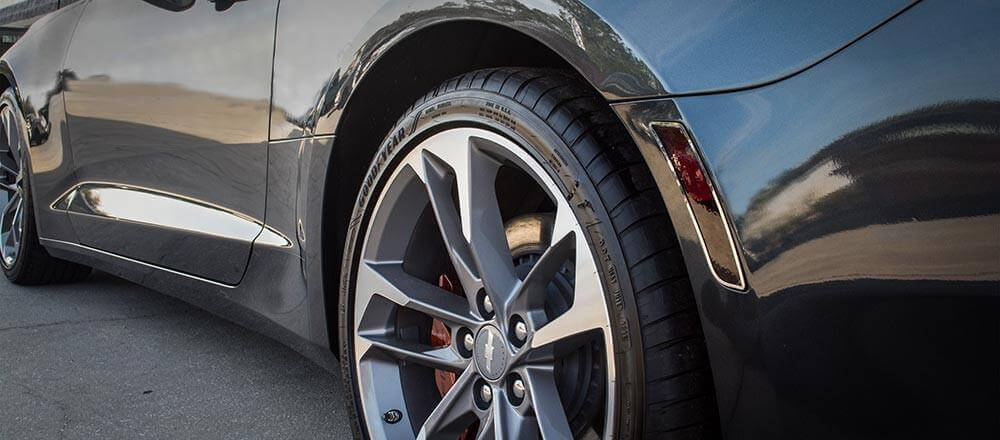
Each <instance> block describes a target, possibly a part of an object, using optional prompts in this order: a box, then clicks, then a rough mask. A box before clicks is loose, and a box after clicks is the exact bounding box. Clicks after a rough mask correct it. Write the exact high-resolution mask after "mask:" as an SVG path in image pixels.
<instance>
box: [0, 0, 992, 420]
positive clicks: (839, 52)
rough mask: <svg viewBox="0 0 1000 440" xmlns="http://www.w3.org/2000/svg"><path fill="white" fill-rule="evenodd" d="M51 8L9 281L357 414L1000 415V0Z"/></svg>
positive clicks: (94, 0) (159, 3)
mask: <svg viewBox="0 0 1000 440" xmlns="http://www.w3.org/2000/svg"><path fill="white" fill-rule="evenodd" d="M63 3H69V4H68V5H66V6H64V7H62V8H60V9H58V10H57V11H56V12H53V13H52V14H50V15H47V16H46V17H44V18H42V19H41V20H39V21H38V22H36V23H34V24H33V25H32V26H31V28H30V29H29V30H28V32H27V34H26V35H24V37H23V38H22V39H21V40H20V41H19V42H18V43H17V44H16V45H15V46H14V47H13V48H12V49H10V51H9V52H7V53H6V54H5V55H4V56H3V58H2V60H0V81H2V82H3V84H0V90H3V94H2V99H0V117H2V129H3V136H0V138H2V143H3V146H2V150H0V153H2V154H0V156H2V160H0V165H2V178H0V179H2V184H3V189H4V191H3V192H4V194H6V199H5V200H6V201H5V206H6V208H5V209H4V210H3V216H2V222H0V229H2V231H0V232H2V246H0V251H2V263H3V270H4V273H5V274H6V276H7V278H8V279H10V280H11V281H12V282H14V283H19V284H38V283H49V282H63V281H70V280H75V279H79V278H81V277H83V276H86V274H88V273H89V271H90V268H91V267H96V268H100V269H102V270H105V271H108V272H111V273H113V274H116V275H119V276H121V277H124V278H127V279H131V280H134V281H136V282H138V283H140V284H143V285H146V286H150V287H153V288H156V289H159V290H162V291H164V292H166V293H169V294H171V295H175V296H178V297H180V298H182V299H184V300H186V301H189V302H191V303H194V304H197V305H200V306H202V307H205V308H207V309H209V310H212V311H214V312H216V313H219V314H223V315H225V316H228V317H231V318H233V319H238V320H240V321H241V322H243V323H245V324H246V325H248V326H253V327H255V328H257V329H259V330H260V331H262V332H265V333H266V334H268V335H270V336H272V337H275V338H277V339H279V340H281V341H283V342H285V343H287V344H289V345H291V346H292V347H293V348H295V349H297V350H298V351H300V352H302V353H304V354H306V355H307V356H309V357H311V358H312V359H314V360H316V361H318V362H321V363H323V364H324V365H328V366H332V365H337V360H336V359H334V357H339V365H340V368H341V369H342V371H343V378H344V380H345V384H346V386H345V387H346V388H347V389H349V390H351V395H350V396H349V397H348V398H347V400H348V401H349V404H350V405H351V409H352V411H353V414H355V415H356V418H355V419H354V422H355V423H354V428H355V432H356V434H357V435H358V436H360V437H371V438H391V439H404V438H421V439H425V438H427V439H430V438H450V439H454V438H463V439H472V438H478V439H487V438H496V439H501V438H503V439H507V438H535V437H541V438H545V439H563V438H567V439H568V438H578V439H598V438H603V439H611V438H615V439H631V438H642V437H645V438H663V439H671V438H676V439H700V438H714V437H720V436H722V437H726V438H772V437H778V438H796V439H798V438H859V437H878V438H884V437H900V438H927V437H944V438H953V437H960V438H969V437H989V438H998V437H1000V418H998V417H997V414H998V409H1000V323H998V322H1000V4H998V3H997V2H993V1H986V0H980V1H977V0H966V1H959V2H949V1H943V0H938V1H931V0H928V1H923V2H914V1H910V0H884V1H879V2H867V1H865V2H863V1H856V0H848V1H841V2H778V1H742V0H712V1H704V2H684V1H674V0H662V1H656V0H634V1H628V2H623V1H620V0H365V1H347V0H282V1H280V4H279V0H246V1H243V0H214V1H212V0H143V1H140V0H119V1H115V0H81V1H76V2H63Z"/></svg>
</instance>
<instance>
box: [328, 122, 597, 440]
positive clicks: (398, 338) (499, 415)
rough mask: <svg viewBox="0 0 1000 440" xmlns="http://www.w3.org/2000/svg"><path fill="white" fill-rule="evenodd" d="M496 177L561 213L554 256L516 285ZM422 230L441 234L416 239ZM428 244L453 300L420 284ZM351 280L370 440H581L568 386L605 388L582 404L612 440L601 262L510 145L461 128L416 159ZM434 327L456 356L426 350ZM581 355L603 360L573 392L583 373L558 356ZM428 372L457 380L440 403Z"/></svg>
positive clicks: (393, 191)
mask: <svg viewBox="0 0 1000 440" xmlns="http://www.w3.org/2000/svg"><path fill="white" fill-rule="evenodd" d="M502 168H513V169H516V170H517V173H521V174H518V175H521V176H525V177H526V179H525V181H524V182H523V185H524V186H523V187H524V188H527V187H529V186H535V187H537V188H540V190H541V191H542V192H543V193H544V194H545V196H546V197H548V199H549V201H550V202H551V204H550V205H549V206H551V208H552V210H553V211H554V212H550V213H548V214H552V215H553V216H554V221H553V222H552V231H551V234H550V236H551V237H552V238H551V243H549V244H548V248H547V249H544V250H543V251H542V252H540V254H539V255H537V258H534V259H533V263H532V264H531V265H530V269H527V270H526V273H521V274H519V273H518V270H517V268H516V267H515V261H514V258H512V254H511V250H510V248H509V245H508V241H507V240H508V239H507V236H506V235H505V225H504V214H503V213H502V212H501V211H502V208H501V205H502V203H501V202H500V201H499V200H498V198H500V196H502V195H500V196H498V194H499V191H500V190H499V189H497V185H496V182H497V176H498V173H503V172H502V171H501V169H502ZM427 217H432V218H433V224H436V226H437V227H436V229H437V231H432V232H428V231H427V228H421V227H420V225H421V221H422V220H421V219H426V218H427ZM426 235H435V237H433V239H428V238H427V237H426ZM434 240H439V243H441V246H438V247H437V249H441V253H442V254H444V255H443V256H442V257H441V259H443V260H444V261H445V262H446V263H450V269H451V270H453V272H452V273H453V274H454V275H453V276H454V277H455V278H456V279H457V280H456V283H455V285H456V286H457V287H455V288H453V289H445V288H443V286H441V285H439V284H438V283H435V282H434V281H433V280H434V277H433V274H431V275H427V274H422V275H421V274H418V273H419V272H421V267H426V266H427V261H428V260H432V259H434V258H435V257H434V256H433V255H430V254H431V253H432V252H433V250H432V249H434V248H435V247H434V246H422V247H421V246H417V247H415V246H414V243H417V244H419V243H425V242H431V241H434ZM425 272H426V271H425ZM559 277H563V278H566V282H565V283H563V284H564V285H566V286H569V287H568V288H566V289H565V290H566V292H567V293H566V294H565V295H564V296H566V297H568V298H567V301H565V302H564V304H563V305H562V306H561V307H559V306H553V305H552V304H549V303H550V302H551V301H550V299H551V298H552V295H553V294H552V293H551V292H552V291H553V287H552V286H553V283H555V282H556V279H557V278H559ZM355 280H356V284H355V286H356V289H355V295H354V309H353V310H354V312H353V313H354V316H353V318H354V319H353V329H352V330H353V335H352V336H351V337H352V343H353V345H354V355H355V356H354V359H353V360H351V361H353V362H354V363H355V364H354V366H355V368H356V371H357V372H358V374H357V380H358V383H357V384H356V385H357V386H358V390H359V393H360V403H361V406H362V408H361V410H362V411H361V412H362V414H364V423H365V424H366V425H367V431H368V433H369V434H370V435H371V436H372V437H374V438H400V437H403V436H407V435H413V433H415V434H416V437H417V438H449V439H454V438H457V437H458V436H460V435H463V433H464V434H466V436H467V437H468V435H470V434H471V435H472V436H474V437H475V438H479V439H488V438H495V439H506V438H531V437H539V436H540V437H542V438H546V439H554V438H573V437H574V435H580V431H579V429H580V428H579V426H575V427H571V424H573V423H571V422H572V419H573V417H574V416H573V414H572V413H573V411H574V410H575V409H574V408H576V407H579V406H580V405H579V404H575V403H572V402H569V401H570V400H572V399H573V396H579V395H580V394H581V393H582V392H581V390H579V389H571V388H573V387H572V386H568V385H567V382H576V383H578V382H587V381H588V380H597V381H600V384H599V386H598V387H597V388H599V389H600V393H601V394H600V398H599V399H594V398H590V399H589V400H588V402H590V403H591V404H592V403H593V401H595V400H597V401H599V405H600V406H601V407H600V410H599V411H597V416H595V418H597V419H599V421H598V422H596V423H592V424H589V425H588V427H587V428H585V429H589V430H591V435H593V434H596V435H597V436H598V437H603V438H607V437H608V436H610V432H611V430H612V428H611V427H613V426H614V413H615V411H614V410H613V409H614V408H615V406H614V405H615V389H614V387H615V367H614V366H615V363H614V356H613V353H614V350H613V347H612V335H611V328H610V318H609V312H608V306H607V302H606V299H605V295H604V290H603V287H602V282H601V278H600V276H599V274H598V266H597V259H596V258H595V255H594V253H593V252H592V251H591V248H590V246H588V243H587V240H586V236H585V234H584V230H583V228H582V227H581V225H580V223H579V222H578V220H577V218H576V216H575V215H574V213H573V210H572V208H571V207H570V206H569V204H568V203H567V202H566V200H565V197H563V196H562V191H561V190H560V189H559V187H558V186H557V185H556V184H555V182H554V180H553V179H552V178H551V177H550V176H549V175H548V174H547V173H546V171H545V169H544V168H543V167H542V165H541V164H540V163H539V162H538V161H536V160H535V159H534V158H533V157H532V155H531V154H529V153H528V152H527V151H526V150H524V149H522V148H521V147H519V146H518V145H517V144H515V143H514V142H512V141H510V140H509V139H507V138H505V137H503V136H500V135H498V134H495V133H493V132H491V131H487V130H483V129H477V128H455V129H450V130H446V131H443V132H440V133H437V134H435V135H433V136H431V137H429V138H427V139H426V140H424V141H422V142H421V143H420V144H419V145H417V146H416V147H415V148H414V149H413V150H412V151H410V152H409V153H408V154H407V155H406V156H405V157H404V158H403V160H402V163H401V164H400V165H399V166H397V167H396V168H395V170H394V171H393V172H392V174H391V175H390V177H389V178H388V180H387V183H386V185H385V187H384V190H383V191H382V192H381V194H380V196H379V197H378V199H377V200H376V203H375V206H374V208H373V212H372V215H371V216H370V221H369V223H368V228H367V231H366V234H365V236H364V241H363V245H362V249H361V259H360V262H359V263H358V268H357V276H356V279H355ZM403 311H406V312H405V313H404V312H403ZM407 314H411V315H414V316H423V317H426V318H424V321H421V320H420V319H418V318H412V317H409V315H407ZM427 319H433V320H434V321H435V322H438V323H443V324H444V326H446V327H447V332H446V333H445V334H447V335H448V336H449V337H450V339H451V340H450V343H449V342H446V343H444V344H431V343H428V340H427V338H426V336H424V335H422V334H421V329H422V328H424V327H426V325H425V324H426V320H427ZM421 322H423V323H425V324H423V327H422V326H421V325H422V324H421ZM581 347H597V348H596V349H585V350H584V351H587V353H595V352H596V353H597V355H587V356H584V358H585V359H586V363H587V364H588V365H586V366H584V367H579V366H577V367H573V368H572V371H573V372H575V373H573V374H576V375H575V376H572V377H573V380H565V378H566V377H568V375H571V373H570V372H567V369H571V368H570V367H568V366H567V365H570V364H573V365H576V364H579V362H578V360H577V361H574V362H567V361H565V360H564V357H565V356H568V355H569V354H570V353H574V352H577V351H579V350H581ZM588 350H589V351H588ZM345 362H350V361H349V360H345ZM593 371H599V372H600V374H596V373H593ZM428 372H434V373H435V374H450V375H451V376H450V377H451V380H450V381H449V382H447V386H445V387H441V386H440V385H439V387H438V391H439V394H436V393H437V391H434V388H433V387H429V386H428V382H430V383H431V384H433V383H434V382H433V381H434V379H433V376H428V375H427V374H428ZM579 378H583V379H579ZM594 378H597V379H594ZM428 389H430V390H431V392H428ZM591 397H593V396H591ZM576 425H580V424H579V423H577V424H576Z"/></svg>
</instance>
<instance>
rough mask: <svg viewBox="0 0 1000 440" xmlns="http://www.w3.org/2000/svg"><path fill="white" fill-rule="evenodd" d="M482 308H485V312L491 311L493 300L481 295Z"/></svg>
mask: <svg viewBox="0 0 1000 440" xmlns="http://www.w3.org/2000/svg"><path fill="white" fill-rule="evenodd" d="M483 310H485V311H486V313H493V301H492V300H491V299H490V297H489V296H485V297H483Z"/></svg>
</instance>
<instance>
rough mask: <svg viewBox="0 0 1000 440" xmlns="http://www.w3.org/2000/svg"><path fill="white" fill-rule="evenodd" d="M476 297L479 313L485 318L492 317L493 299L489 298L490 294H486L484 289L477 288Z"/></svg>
mask: <svg viewBox="0 0 1000 440" xmlns="http://www.w3.org/2000/svg"><path fill="white" fill-rule="evenodd" d="M476 298H477V302H478V303H479V313H481V314H482V315H483V317H484V318H486V319H491V318H493V311H494V310H495V309H494V308H493V300H491V299H490V296H489V295H487V294H486V290H485V289H479V292H478V293H476Z"/></svg>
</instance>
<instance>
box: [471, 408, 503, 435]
mask: <svg viewBox="0 0 1000 440" xmlns="http://www.w3.org/2000/svg"><path fill="white" fill-rule="evenodd" d="M494 439H496V427H495V426H494V425H493V413H489V414H487V415H486V417H483V418H481V419H479V432H477V433H476V440H494ZM501 440H502V439H501Z"/></svg>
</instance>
